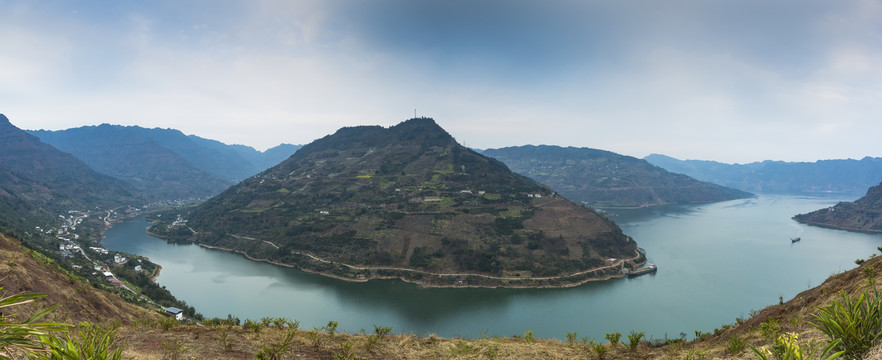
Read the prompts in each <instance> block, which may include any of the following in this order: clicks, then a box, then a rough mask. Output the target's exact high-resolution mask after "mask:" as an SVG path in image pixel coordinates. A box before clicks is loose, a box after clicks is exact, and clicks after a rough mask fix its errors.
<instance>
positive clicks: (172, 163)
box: [30, 124, 299, 200]
mask: <svg viewBox="0 0 882 360" xmlns="http://www.w3.org/2000/svg"><path fill="white" fill-rule="evenodd" d="M30 133H31V134H33V135H36V136H38V137H40V139H41V140H42V141H44V142H46V143H49V144H52V145H53V146H55V147H57V148H59V149H61V150H63V151H66V152H69V153H71V154H73V155H74V156H77V157H78V158H80V159H82V160H83V161H84V162H86V163H87V164H89V165H90V166H91V167H92V168H94V169H96V170H97V171H99V172H101V173H104V174H107V175H110V176H113V177H116V178H119V179H122V180H125V181H127V182H129V183H130V184H132V185H134V186H135V187H137V188H138V189H140V190H142V191H144V192H146V193H148V194H150V195H152V196H153V197H154V198H157V199H163V200H169V199H186V198H193V197H207V196H211V195H215V194H218V193H220V192H221V191H223V190H224V189H226V188H227V187H228V186H230V185H232V184H234V183H235V182H237V181H240V180H241V179H244V178H247V177H249V176H252V175H254V174H257V173H258V172H260V171H262V170H264V169H266V168H268V167H269V166H272V165H274V164H277V163H278V162H281V161H282V160H284V159H285V158H287V157H288V156H290V155H291V154H293V153H294V151H296V150H297V148H299V147H298V146H295V145H288V144H283V145H280V146H278V147H276V148H273V149H270V150H268V151H267V152H263V153H262V152H259V151H257V150H255V149H253V148H251V147H247V146H244V145H226V144H224V143H221V142H219V141H215V140H209V139H204V138H200V137H198V136H194V135H184V134H183V133H181V132H180V131H178V130H173V129H158V128H157V129H147V128H142V127H139V126H120V125H109V124H102V125H98V126H83V127H79V128H72V129H67V130H59V131H47V130H35V131H31V132H30Z"/></svg>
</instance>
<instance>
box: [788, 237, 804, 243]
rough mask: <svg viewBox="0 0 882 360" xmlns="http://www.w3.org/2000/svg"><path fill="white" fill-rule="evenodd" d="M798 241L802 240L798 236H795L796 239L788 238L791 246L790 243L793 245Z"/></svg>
mask: <svg viewBox="0 0 882 360" xmlns="http://www.w3.org/2000/svg"><path fill="white" fill-rule="evenodd" d="M799 240H802V238H801V237H799V236H797V237H795V238H790V243H791V244H792V243H795V242H797V241H799Z"/></svg>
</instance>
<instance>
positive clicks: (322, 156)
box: [152, 118, 638, 281]
mask: <svg viewBox="0 0 882 360" xmlns="http://www.w3.org/2000/svg"><path fill="white" fill-rule="evenodd" d="M185 217H186V219H187V220H188V221H189V223H188V226H190V227H192V229H193V230H194V231H196V232H197V234H196V236H195V237H192V238H191V237H190V236H187V234H188V233H189V231H184V232H183V233H181V232H179V231H176V230H174V226H172V227H167V226H166V227H165V228H163V227H159V226H154V228H153V230H152V231H153V232H154V233H160V234H161V235H166V236H167V237H170V238H173V239H174V238H183V239H192V240H195V241H198V242H200V243H203V244H207V245H211V246H218V247H222V248H227V249H232V250H236V251H240V252H243V253H246V254H248V255H249V256H252V257H255V258H261V259H268V260H271V261H277V262H282V263H287V264H293V265H296V266H299V267H301V268H304V269H309V270H312V271H319V272H322V273H330V274H333V275H335V276H344V277H348V278H359V277H361V278H371V277H377V276H390V275H389V274H386V275H382V274H381V273H376V272H374V271H370V270H365V269H362V270H357V269H355V268H351V267H345V266H340V265H330V266H329V265H328V264H329V263H328V262H326V261H332V263H330V264H333V263H337V262H341V263H347V264H352V265H354V266H361V267H396V268H397V267H402V268H408V269H416V270H419V271H427V272H441V273H462V272H469V273H480V274H495V275H505V276H518V277H523V278H530V277H536V276H553V275H565V274H571V273H575V272H579V271H583V270H587V269H590V268H594V267H598V266H600V265H602V264H604V263H605V261H606V260H607V259H610V258H617V259H622V258H635V257H636V256H637V255H638V254H637V252H636V244H635V243H634V241H633V240H631V239H630V238H629V237H627V236H625V235H624V234H622V232H621V229H619V228H618V226H616V225H615V224H614V223H612V222H611V221H608V220H606V219H605V218H603V217H601V216H599V215H598V214H596V213H595V212H593V211H592V210H590V209H588V208H585V207H581V206H577V205H575V204H573V203H572V202H570V201H568V200H565V199H562V198H560V197H559V196H554V194H553V192H552V191H551V190H550V189H548V188H547V187H545V186H543V185H541V184H539V183H537V182H535V181H533V180H530V179H528V178H526V177H523V176H521V175H517V174H515V173H512V172H511V171H510V170H508V168H507V167H506V166H505V165H504V164H502V163H500V162H499V161H497V160H494V159H492V158H488V157H485V156H482V155H480V154H478V153H476V152H474V151H472V150H469V149H467V148H465V147H463V146H461V145H459V144H458V143H456V141H455V140H454V139H453V138H452V137H451V136H450V135H449V134H448V133H447V132H445V131H444V130H443V129H441V128H440V127H439V126H438V125H437V124H436V123H435V122H434V121H433V120H432V119H428V118H415V119H411V120H408V121H405V122H403V123H401V124H399V125H396V126H393V127H390V128H382V127H379V126H359V127H351V128H342V129H340V130H339V131H337V132H336V133H335V134H333V135H329V136H326V137H324V138H322V139H319V140H316V141H315V142H313V143H311V144H309V145H306V146H304V147H303V148H302V149H300V150H299V151H298V152H297V153H295V154H294V156H292V157H291V158H289V159H288V160H285V161H284V162H282V163H281V164H279V165H277V166H275V167H273V168H271V169H269V170H267V171H265V172H263V173H261V174H259V175H258V176H255V177H252V178H249V179H247V180H245V181H244V182H242V183H240V184H238V185H235V186H233V187H231V188H230V189H227V190H226V191H224V192H223V193H222V194H220V195H218V196H216V197H214V198H212V199H210V200H208V201H206V202H205V203H204V204H202V205H200V206H198V207H196V208H195V209H193V210H192V211H191V212H190V213H189V214H185ZM301 252H308V253H311V254H314V255H316V256H318V257H319V258H322V259H325V261H324V262H322V261H313V260H310V258H308V257H306V256H303V255H301V254H300V253H301ZM617 269H618V268H615V269H613V270H614V271H618V270H617ZM391 276H396V277H398V276H401V277H403V278H408V279H410V280H414V281H419V280H420V278H422V276H421V275H420V273H419V272H417V273H413V272H404V273H395V274H394V275H391ZM425 280H428V281H438V280H436V279H434V277H430V276H426V277H425ZM449 280H452V279H445V280H444V281H449Z"/></svg>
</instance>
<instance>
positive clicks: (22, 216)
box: [0, 114, 147, 231]
mask: <svg viewBox="0 0 882 360" xmlns="http://www.w3.org/2000/svg"><path fill="white" fill-rule="evenodd" d="M146 202H147V197H146V196H145V195H144V194H143V193H141V192H140V191H138V190H137V189H135V188H134V187H133V186H131V185H129V184H127V183H125V182H123V181H121V180H118V179H115V178H113V177H110V176H107V175H103V174H100V173H98V172H96V171H94V170H92V169H91V168H90V167H89V166H87V165H86V164H85V163H83V162H82V161H80V160H79V159H77V158H75V157H74V156H72V155H70V154H68V153H65V152H62V151H60V150H58V149H56V148H54V147H52V146H51V145H48V144H45V143H43V142H41V141H40V139H38V138H37V137H36V136H33V135H30V134H28V133H26V132H24V131H23V130H21V129H19V128H17V127H15V126H14V125H12V123H10V122H9V119H8V118H7V117H6V116H4V115H2V114H0V208H2V209H0V217H3V219H0V225H2V224H6V225H7V226H6V227H7V228H10V229H15V230H19V231H20V230H22V229H26V227H27V226H31V225H32V224H33V223H40V224H46V223H50V222H49V221H48V220H49V219H48V217H55V216H57V215H58V214H59V213H61V212H66V211H67V210H87V209H93V208H95V207H102V208H113V207H118V206H123V205H139V204H144V203H146Z"/></svg>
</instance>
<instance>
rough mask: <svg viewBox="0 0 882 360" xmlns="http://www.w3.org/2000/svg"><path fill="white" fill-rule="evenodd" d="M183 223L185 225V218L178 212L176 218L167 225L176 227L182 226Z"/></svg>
mask: <svg viewBox="0 0 882 360" xmlns="http://www.w3.org/2000/svg"><path fill="white" fill-rule="evenodd" d="M184 225H187V220H185V219H184V218H183V217H181V214H178V218H177V219H175V221H174V222H172V223H171V225H169V227H177V226H184Z"/></svg>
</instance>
